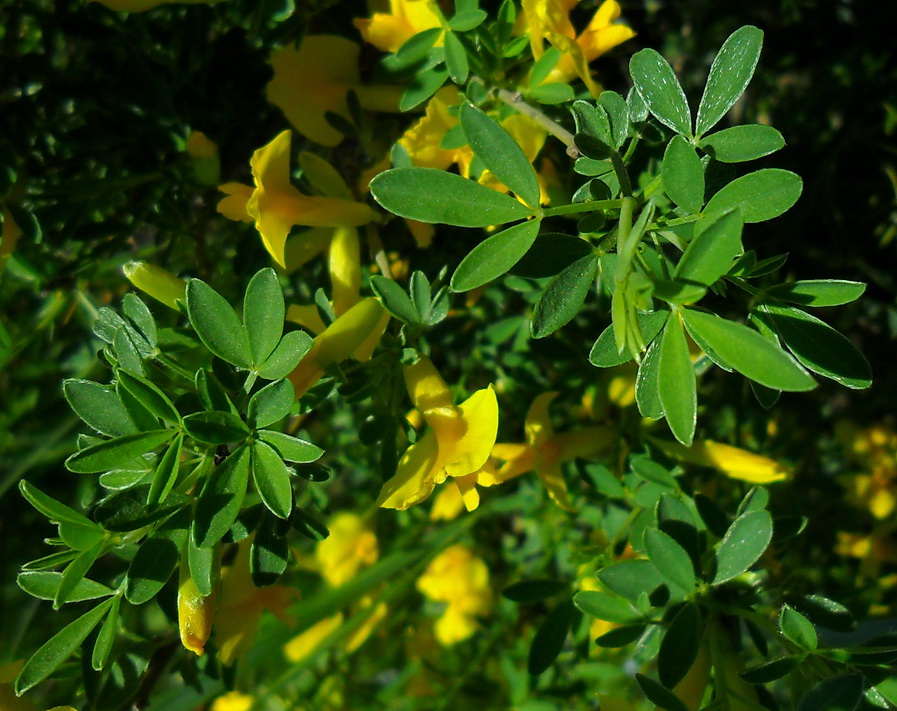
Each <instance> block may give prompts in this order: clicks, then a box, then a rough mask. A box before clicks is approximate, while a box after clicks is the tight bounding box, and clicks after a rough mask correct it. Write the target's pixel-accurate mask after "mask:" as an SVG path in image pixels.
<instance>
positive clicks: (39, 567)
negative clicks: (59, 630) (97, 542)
mask: <svg viewBox="0 0 897 711" xmlns="http://www.w3.org/2000/svg"><path fill="white" fill-rule="evenodd" d="M100 533H101V535H102V532H100ZM77 555H78V551H76V550H67V551H59V552H58V553H51V554H50V555H45V556H42V557H40V558H36V559H35V560H31V561H28V562H27V563H25V564H24V565H23V566H22V570H25V571H32V570H35V571H44V570H46V569H47V568H55V567H56V566H58V565H63V564H64V563H68V562H69V561H70V560H72V559H74V558H75V556H77ZM55 575H62V573H55ZM47 599H48V600H52V599H53V598H47Z"/></svg>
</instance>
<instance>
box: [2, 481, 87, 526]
mask: <svg viewBox="0 0 897 711" xmlns="http://www.w3.org/2000/svg"><path fill="white" fill-rule="evenodd" d="M19 491H21V492H22V496H24V497H25V500H26V501H28V503H29V504H31V505H32V506H33V507H34V508H36V509H37V510H38V511H40V512H41V513H42V514H43V515H44V516H46V517H47V518H48V519H50V521H52V522H53V523H62V522H64V521H66V522H68V523H72V524H74V525H76V526H84V527H87V528H99V527H98V526H97V525H96V524H95V523H94V522H93V521H91V520H90V519H89V518H87V516H85V515H84V514H80V513H78V512H77V511H75V510H74V509H71V508H69V507H68V506H66V505H65V504H63V503H60V502H59V501H57V500H56V499H54V498H53V497H51V496H47V495H46V494H45V493H44V492H42V491H41V490H40V489H38V488H37V487H36V486H34V485H33V484H29V483H28V482H27V481H25V480H24V479H22V480H21V481H19Z"/></svg>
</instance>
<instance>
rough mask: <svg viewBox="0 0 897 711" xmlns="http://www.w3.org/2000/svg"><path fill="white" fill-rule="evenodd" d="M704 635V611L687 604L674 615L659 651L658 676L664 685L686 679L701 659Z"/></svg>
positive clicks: (671, 685) (674, 684) (667, 685)
mask: <svg viewBox="0 0 897 711" xmlns="http://www.w3.org/2000/svg"><path fill="white" fill-rule="evenodd" d="M702 636H703V629H702V624H701V611H700V609H698V606H697V605H695V604H693V603H688V604H686V605H684V606H683V607H682V609H680V610H679V612H678V613H677V614H676V616H675V617H674V618H673V621H672V622H671V623H670V627H669V629H667V632H666V634H665V635H664V636H663V640H662V641H661V643H660V651H659V652H658V653H657V675H658V676H659V677H660V681H661V683H662V684H663V685H664V686H665V687H667V688H668V689H672V688H674V687H675V686H676V684H678V683H679V682H680V681H682V679H684V678H685V675H686V674H687V673H688V670H689V669H691V667H692V665H693V664H694V663H695V660H696V659H697V658H698V650H699V648H700V646H701V637H702Z"/></svg>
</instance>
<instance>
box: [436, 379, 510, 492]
mask: <svg viewBox="0 0 897 711" xmlns="http://www.w3.org/2000/svg"><path fill="white" fill-rule="evenodd" d="M458 409H459V410H460V411H461V417H462V418H463V420H464V423H465V424H466V425H467V427H466V431H465V432H464V434H463V435H462V437H461V438H460V439H459V440H457V441H456V442H455V443H454V447H453V448H452V450H451V451H450V452H446V453H445V455H444V457H445V463H444V465H443V466H444V468H445V472H446V474H447V475H448V476H465V475H466V474H471V473H473V472H475V471H476V470H477V469H479V468H480V467H482V466H483V465H484V464H485V463H486V461H487V460H488V459H489V454H490V453H491V452H492V447H493V445H494V444H495V437H496V436H497V435H498V400H497V399H496V397H495V390H494V389H493V387H492V385H490V386H489V387H488V388H483V389H482V390H477V391H476V392H475V393H474V394H473V395H471V396H470V397H469V398H468V399H467V400H466V401H464V402H463V403H461V405H459V407H458ZM442 446H443V443H442V442H440V448H442ZM440 458H443V453H442V451H440Z"/></svg>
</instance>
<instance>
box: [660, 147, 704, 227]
mask: <svg viewBox="0 0 897 711" xmlns="http://www.w3.org/2000/svg"><path fill="white" fill-rule="evenodd" d="M661 176H662V177H663V188H664V192H666V194H667V195H668V196H669V198H670V200H672V201H673V202H674V203H676V204H677V205H678V206H679V207H681V208H683V209H684V210H687V211H688V212H690V213H698V212H700V211H701V207H703V205H704V166H703V165H701V159H700V158H698V154H697V153H695V149H694V148H692V147H691V146H690V145H689V143H688V141H686V140H685V139H684V138H682V136H673V139H672V140H671V141H670V142H669V143H668V144H667V148H666V151H665V152H664V154H663V167H662V168H661Z"/></svg>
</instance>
